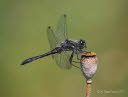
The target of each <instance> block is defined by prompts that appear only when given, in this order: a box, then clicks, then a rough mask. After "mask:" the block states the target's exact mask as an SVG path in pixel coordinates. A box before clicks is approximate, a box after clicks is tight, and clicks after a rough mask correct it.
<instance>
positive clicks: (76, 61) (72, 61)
mask: <svg viewBox="0 0 128 97" xmlns="http://www.w3.org/2000/svg"><path fill="white" fill-rule="evenodd" d="M72 62H74V63H80V62H77V61H72Z"/></svg>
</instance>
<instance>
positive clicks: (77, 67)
mask: <svg viewBox="0 0 128 97" xmlns="http://www.w3.org/2000/svg"><path fill="white" fill-rule="evenodd" d="M72 66H74V67H76V68H78V69H80V70H81V68H80V67H78V66H76V65H74V64H72Z"/></svg>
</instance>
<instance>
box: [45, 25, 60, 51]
mask: <svg viewBox="0 0 128 97" xmlns="http://www.w3.org/2000/svg"><path fill="white" fill-rule="evenodd" d="M47 36H48V40H49V43H50V50H53V49H54V48H55V47H56V46H57V45H58V41H57V39H56V36H55V34H54V32H53V30H52V28H51V27H50V26H49V27H48V28H47Z"/></svg>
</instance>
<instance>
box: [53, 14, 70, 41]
mask: <svg viewBox="0 0 128 97" xmlns="http://www.w3.org/2000/svg"><path fill="white" fill-rule="evenodd" d="M55 35H56V38H57V41H58V43H59V44H61V42H63V41H65V40H66V39H68V37H67V15H65V14H64V15H62V16H61V17H60V19H59V21H58V24H57V28H56V31H55Z"/></svg>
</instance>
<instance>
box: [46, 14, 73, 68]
mask: <svg viewBox="0 0 128 97" xmlns="http://www.w3.org/2000/svg"><path fill="white" fill-rule="evenodd" d="M66 18H67V16H66V15H63V16H61V17H60V20H59V22H58V24H57V30H56V31H55V32H54V31H53V30H52V28H51V27H48V29H47V35H48V40H49V43H50V49H51V50H53V49H54V48H56V47H57V46H59V45H60V44H61V43H62V42H63V41H65V40H66V39H68V37H67V21H66ZM70 56H71V51H63V52H61V53H58V54H55V55H52V58H53V59H54V60H55V61H56V64H57V65H58V66H59V67H60V68H65V69H70V68H71V67H72V65H71V64H70V62H69V58H70Z"/></svg>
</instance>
